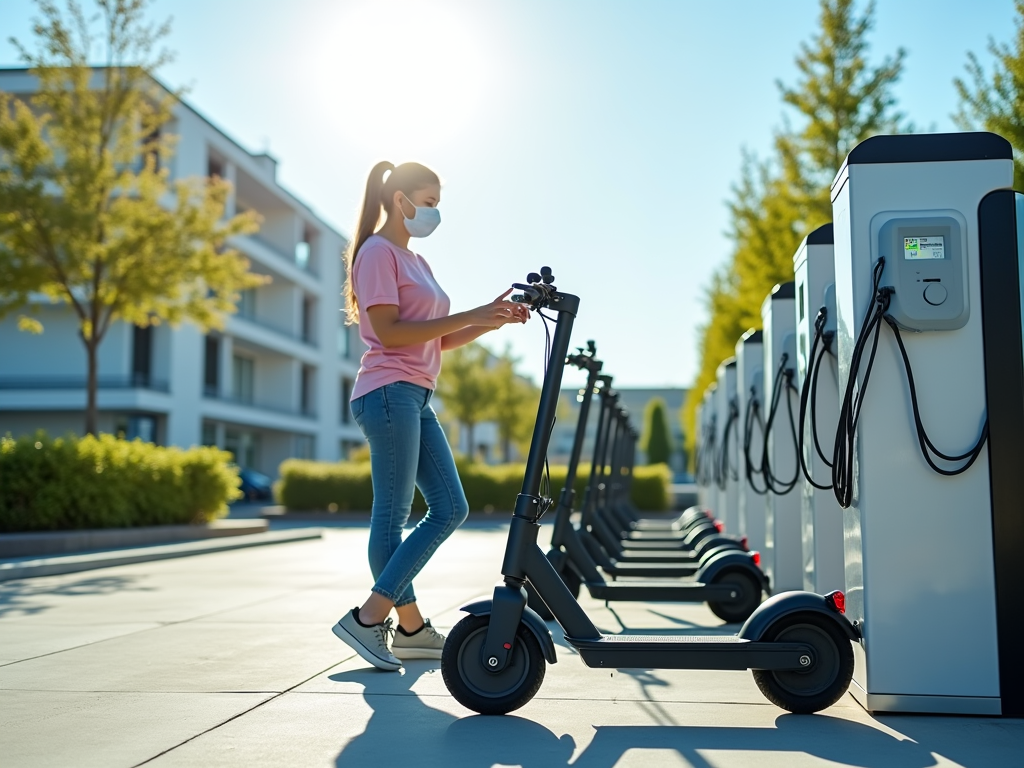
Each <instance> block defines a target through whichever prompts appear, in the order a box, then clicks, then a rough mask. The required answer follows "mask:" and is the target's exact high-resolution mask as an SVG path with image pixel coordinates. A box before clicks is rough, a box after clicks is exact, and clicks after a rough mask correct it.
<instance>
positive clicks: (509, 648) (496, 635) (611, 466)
mask: <svg viewBox="0 0 1024 768" xmlns="http://www.w3.org/2000/svg"><path fill="white" fill-rule="evenodd" d="M553 280H554V277H553V275H552V274H551V270H550V269H547V268H544V269H542V270H541V272H540V274H537V273H531V274H530V275H529V276H528V278H527V283H523V284H516V285H515V287H516V288H518V289H519V290H521V291H522V293H521V294H519V295H518V297H517V300H519V301H522V302H524V303H527V304H529V305H530V308H531V310H533V311H534V312H539V313H543V312H545V311H548V312H551V313H553V315H550V316H549V315H546V317H547V319H548V320H553V321H554V325H555V333H554V338H553V340H551V341H550V346H551V351H550V356H549V358H548V360H547V365H546V370H545V376H544V382H543V386H542V388H541V400H540V405H539V409H538V418H537V423H536V427H535V429H534V433H533V439H532V441H531V446H530V451H529V454H528V457H527V466H526V473H525V476H524V481H523V488H522V492H521V493H520V494H519V496H518V498H517V500H516V505H515V510H514V512H513V515H512V520H511V525H510V528H509V535H508V543H507V546H506V551H505V557H504V560H503V563H502V568H501V571H502V574H503V577H504V578H503V581H502V583H501V584H499V585H498V586H496V587H495V590H494V594H493V596H492V597H491V598H490V599H484V600H479V601H476V602H474V603H471V604H469V605H466V606H463V608H462V610H463V611H465V612H466V613H468V614H469V615H468V616H467V617H466V618H464V619H463V620H462V621H460V622H459V623H458V624H456V626H455V627H454V628H453V629H452V631H451V633H450V634H449V635H448V639H447V642H446V644H445V648H444V654H443V658H442V662H441V670H442V675H443V677H444V680H445V683H446V685H447V687H448V689H449V691H451V693H452V695H453V696H454V697H455V698H456V699H457V700H458V701H459V702H460V703H462V704H463V705H464V706H466V707H468V708H470V709H472V710H475V711H477V712H480V713H482V714H503V713H507V712H510V711H512V710H515V709H517V708H519V707H521V706H523V705H524V704H525V703H526V702H528V701H529V700H530V699H531V698H532V697H533V696H534V695H535V694H536V692H537V691H538V690H539V688H540V686H541V684H542V682H543V679H544V673H545V669H546V664H553V663H555V661H556V657H555V649H554V642H553V640H552V637H551V632H550V630H549V628H548V625H547V624H546V623H545V621H551V620H554V621H556V622H557V623H558V624H559V626H560V627H561V628H562V630H563V631H564V633H565V639H566V641H567V642H568V643H569V644H570V645H571V646H572V647H574V648H575V649H576V650H577V651H578V652H579V655H580V657H581V658H582V660H583V662H584V663H585V664H586V665H587V666H590V667H598V668H610V669H617V668H629V667H634V668H636V667H639V668H645V669H659V668H660V669H736V670H743V669H750V670H752V671H753V674H754V679H755V681H756V682H757V685H758V687H759V688H760V689H761V691H762V692H763V693H764V695H765V696H766V697H767V698H768V699H769V700H770V701H772V702H774V703H775V704H777V705H778V706H780V707H783V708H785V709H788V710H790V711H793V712H804V713H809V712H816V711H818V710H821V709H823V708H825V707H828V706H830V705H832V704H833V703H835V702H836V701H837V700H838V699H839V698H840V697H841V696H842V695H843V694H844V693H845V692H846V690H847V688H848V686H849V683H850V679H851V676H852V674H853V651H852V648H851V642H850V641H851V640H854V639H856V638H857V636H858V635H857V629H856V627H855V626H854V625H853V624H852V623H851V622H850V621H848V620H847V619H846V618H845V616H844V615H843V612H844V597H843V594H842V592H839V591H835V592H833V593H831V594H829V595H825V596H821V595H817V594H812V593H809V592H788V593H786V594H780V595H776V596H774V597H771V598H769V599H768V600H765V601H764V602H762V598H763V597H764V595H765V594H766V593H770V587H771V585H770V582H769V579H768V577H767V576H766V575H765V573H764V572H763V571H762V569H761V568H760V566H759V557H760V555H759V553H758V552H756V551H751V550H750V548H749V547H748V543H747V542H746V541H744V540H743V539H742V538H738V537H735V536H731V535H728V534H727V533H726V532H725V531H724V530H723V526H722V524H721V522H720V521H717V520H715V519H714V518H713V516H712V515H711V514H710V513H708V512H706V511H705V510H703V509H700V508H691V509H688V510H686V511H685V512H683V513H682V514H681V515H678V516H676V517H672V518H668V519H666V518H665V517H664V516H659V517H645V516H644V515H643V514H641V513H640V512H639V511H638V510H637V509H636V508H635V507H634V506H633V505H632V503H631V501H630V491H631V483H632V469H633V460H634V456H635V453H636V451H635V448H636V440H637V433H636V431H635V429H634V428H633V426H632V424H631V423H630V420H629V415H628V413H627V411H626V410H625V409H624V408H623V407H622V405H621V404H620V402H619V396H618V394H617V393H616V391H615V388H614V386H613V379H612V377H611V376H609V375H607V374H606V373H605V372H604V371H603V363H602V361H601V360H600V359H599V358H598V357H597V350H596V347H595V345H594V343H593V342H590V343H589V344H588V346H587V348H585V349H584V348H580V349H579V350H578V351H577V352H576V353H575V354H569V347H570V335H571V332H572V325H573V321H574V319H575V316H576V313H577V310H578V307H579V298H578V297H576V296H573V295H571V294H567V293H562V292H560V291H558V290H557V289H556V288H555V286H554V285H553ZM566 366H573V367H575V368H578V369H580V370H581V371H585V372H586V374H587V383H586V385H585V386H584V387H583V389H582V390H581V392H580V411H579V421H578V423H577V426H576V434H575V439H574V442H573V448H572V453H571V456H570V462H569V466H568V475H567V478H566V484H565V488H563V489H562V491H561V495H560V498H559V499H558V502H557V504H556V503H555V501H554V499H551V498H547V497H545V496H543V495H542V494H541V487H542V483H543V479H544V471H545V464H546V462H545V457H546V454H547V447H548V441H549V439H550V435H551V428H552V426H553V425H554V418H555V411H556V408H557V402H558V397H559V392H560V387H561V380H562V372H563V369H564V367H566ZM594 403H597V409H596V410H597V416H596V418H597V431H596V438H595V444H594V449H593V450H594V452H593V456H592V457H591V464H590V476H589V479H588V483H587V486H586V492H585V494H584V498H583V499H582V500H581V503H580V505H579V506H577V504H576V499H575V494H574V491H573V486H574V485H575V480H576V476H577V471H578V469H579V467H580V461H581V458H582V452H583V445H584V437H585V435H586V432H587V425H588V421H589V420H590V418H591V411H592V410H594V409H593V405H594ZM551 507H555V509H554V513H553V514H554V530H553V533H552V541H551V548H550V550H549V551H548V552H547V553H545V552H544V551H543V550H541V548H540V547H539V546H538V543H537V539H538V532H539V530H540V525H539V523H540V519H541V518H542V517H543V515H544V514H545V513H547V512H548V510H549V509H550V508H551ZM577 509H578V511H579V512H580V515H579V520H578V521H574V519H573V518H574V511H576V510H577ZM582 589H586V590H587V592H588V593H589V594H590V595H591V596H592V597H595V598H597V599H600V600H605V601H609V602H611V601H643V602H698V603H699V602H706V603H707V604H708V606H709V608H710V609H711V610H712V611H713V612H714V613H715V615H716V616H718V617H719V618H720V619H722V620H723V621H726V622H740V621H743V622H744V624H743V626H742V627H741V628H740V630H739V632H738V633H737V634H735V635H710V636H695V635H689V634H679V635H656V636H651V635H604V634H602V633H601V632H600V631H599V630H598V629H597V628H596V627H595V626H594V624H593V622H592V621H591V620H590V618H589V617H588V616H587V614H586V612H585V611H584V610H583V608H582V607H581V606H580V604H579V602H578V601H577V598H578V597H579V594H580V592H581V590H582Z"/></svg>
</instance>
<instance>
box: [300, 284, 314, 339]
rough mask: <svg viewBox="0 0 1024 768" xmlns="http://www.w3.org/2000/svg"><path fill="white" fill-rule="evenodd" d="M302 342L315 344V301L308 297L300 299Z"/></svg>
mask: <svg viewBox="0 0 1024 768" xmlns="http://www.w3.org/2000/svg"><path fill="white" fill-rule="evenodd" d="M302 340H303V341H304V342H306V343H307V344H315V343H316V299H314V298H312V297H310V296H303V297H302Z"/></svg>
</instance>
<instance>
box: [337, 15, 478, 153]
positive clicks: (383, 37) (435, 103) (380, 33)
mask: <svg viewBox="0 0 1024 768" xmlns="http://www.w3.org/2000/svg"><path fill="white" fill-rule="evenodd" d="M330 35H331V37H332V38H333V40H335V41H336V43H335V45H334V46H333V47H332V48H331V50H329V51H328V52H327V54H326V56H325V61H324V62H323V67H322V68H321V69H320V72H321V78H322V82H323V83H324V86H323V87H324V88H325V89H326V90H327V94H325V96H327V97H328V98H331V99H332V101H333V102H334V103H335V104H336V110H335V114H336V116H337V119H338V121H339V124H340V125H341V126H343V130H344V133H345V135H346V136H348V137H349V138H350V139H351V140H353V141H357V142H359V143H360V144H364V145H366V146H367V147H368V148H371V149H374V150H379V151H383V152H385V153H386V154H388V155H389V156H390V155H392V154H394V155H396V156H397V155H401V156H403V157H405V156H407V155H410V154H415V153H416V152H417V150H418V149H419V148H420V147H425V146H428V145H431V144H435V143H437V142H441V141H445V140H451V139H455V138H457V137H458V136H459V135H460V134H462V133H463V132H464V131H465V130H466V129H467V128H468V127H469V126H470V124H471V122H472V118H473V116H474V114H475V113H476V112H477V111H478V110H479V109H480V107H481V103H482V101H483V98H484V96H485V93H486V89H487V84H488V77H489V69H490V68H489V66H488V64H489V62H488V61H487V56H486V55H485V52H484V51H485V46H484V44H483V41H482V40H481V31H480V30H479V29H475V28H474V25H473V23H472V20H471V19H469V18H467V16H466V15H465V14H464V13H461V14H460V13H459V12H458V11H457V9H456V7H455V6H449V5H447V4H445V3H425V2H408V1H407V0H388V2H380V1H379V0H372V1H364V2H360V3H357V4H353V5H350V6H348V7H347V8H346V9H345V10H344V11H343V12H342V13H340V14H339V15H338V16H337V17H336V18H335V21H334V29H332V30H330Z"/></svg>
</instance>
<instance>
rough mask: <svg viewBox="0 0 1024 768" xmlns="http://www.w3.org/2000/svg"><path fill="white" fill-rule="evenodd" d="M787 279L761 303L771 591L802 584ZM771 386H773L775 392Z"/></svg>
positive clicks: (792, 325)
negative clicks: (792, 422) (789, 377)
mask: <svg viewBox="0 0 1024 768" xmlns="http://www.w3.org/2000/svg"><path fill="white" fill-rule="evenodd" d="M794 305H795V301H794V289H793V283H783V284H782V285H777V286H775V288H774V289H773V290H772V292H771V294H770V295H769V296H768V297H767V298H766V299H765V300H764V303H763V304H762V305H761V322H762V326H763V328H764V336H763V353H764V363H763V365H764V397H763V398H762V412H763V413H764V418H765V431H766V433H767V440H766V441H765V450H766V452H767V457H768V461H767V465H768V466H769V467H770V470H771V475H772V477H768V478H765V479H766V480H767V481H768V483H769V489H768V493H767V494H765V497H764V510H765V534H766V537H765V556H764V558H763V559H762V562H763V563H765V566H766V567H765V573H767V574H768V578H769V579H771V584H772V591H773V592H787V591H789V590H799V589H803V587H804V577H803V553H802V544H801V541H802V538H801V535H800V495H799V493H797V492H796V483H797V480H798V478H797V473H798V472H799V471H800V467H799V465H798V464H797V453H796V441H795V440H794V439H793V430H792V428H791V426H790V421H789V413H790V410H789V409H792V413H793V415H794V418H795V416H796V412H797V410H798V408H799V397H798V396H797V395H795V394H794V393H793V392H792V390H791V387H790V386H789V384H788V383H787V378H786V375H787V371H789V372H792V375H793V376H794V378H793V379H792V380H791V383H792V384H793V385H794V386H795V370H794V369H795V368H796V315H795V308H794ZM776 390H778V391H777V392H776ZM773 395H776V396H777V401H776V402H777V405H776V413H775V419H774V423H772V424H769V420H770V418H771V408H772V400H773Z"/></svg>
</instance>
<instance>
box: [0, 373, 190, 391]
mask: <svg viewBox="0 0 1024 768" xmlns="http://www.w3.org/2000/svg"><path fill="white" fill-rule="evenodd" d="M86 384H87V379H86V377H85V376H79V375H73V376H32V375H26V376H0V390H12V389H19V390H47V389H48V390H52V389H59V390H76V389H80V390H83V391H84V390H85V388H86ZM96 384H97V388H98V389H146V390H150V391H151V392H165V393H166V392H170V391H171V386H170V383H169V382H167V381H166V380H163V379H154V378H152V377H151V376H146V375H144V374H129V375H115V376H98V377H97V379H96Z"/></svg>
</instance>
